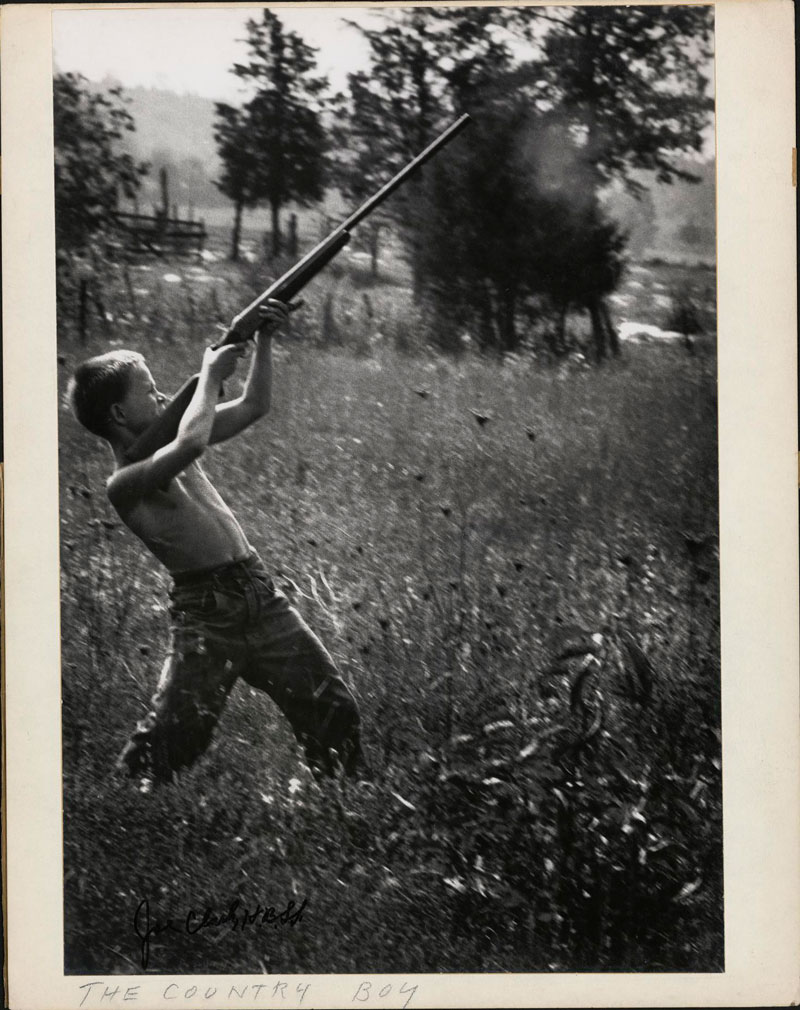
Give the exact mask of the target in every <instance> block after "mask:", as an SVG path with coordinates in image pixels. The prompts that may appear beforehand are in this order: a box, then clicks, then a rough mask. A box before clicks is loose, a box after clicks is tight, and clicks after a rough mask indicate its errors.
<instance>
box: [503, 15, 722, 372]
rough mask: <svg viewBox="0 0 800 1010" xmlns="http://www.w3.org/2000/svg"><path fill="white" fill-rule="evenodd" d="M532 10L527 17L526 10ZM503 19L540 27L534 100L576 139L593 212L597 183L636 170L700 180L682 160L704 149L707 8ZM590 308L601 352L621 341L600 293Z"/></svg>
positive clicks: (578, 179) (579, 180)
mask: <svg viewBox="0 0 800 1010" xmlns="http://www.w3.org/2000/svg"><path fill="white" fill-rule="evenodd" d="M531 15H533V17H531ZM506 16H507V18H508V19H509V23H510V24H512V25H516V26H517V27H518V28H520V27H521V28H522V30H524V31H526V32H528V33H529V32H530V29H531V26H532V25H537V24H538V25H539V26H541V25H542V24H546V26H547V28H548V29H549V30H548V31H547V33H546V35H545V37H544V42H543V59H542V62H541V72H542V88H541V90H540V93H539V103H540V107H544V108H547V109H550V110H553V111H556V112H557V113H558V115H559V116H560V117H561V119H562V122H563V124H564V128H565V130H567V131H568V132H569V134H570V135H571V136H572V137H573V138H575V139H576V140H577V141H578V143H579V153H578V157H577V158H575V159H573V160H572V161H571V163H570V169H571V173H572V175H573V179H574V198H575V199H576V200H582V201H583V202H584V203H585V204H586V205H587V207H588V209H589V212H590V213H593V214H596V213H597V205H598V197H599V192H600V190H601V188H602V187H603V186H604V185H605V184H606V183H608V182H610V181H611V180H613V179H621V180H622V181H623V182H624V183H625V184H626V185H627V186H628V187H629V188H630V189H631V190H632V191H634V192H636V191H637V190H638V189H640V184H639V183H637V181H636V179H635V177H634V175H633V173H634V171H636V170H637V169H640V170H641V169H645V170H650V171H653V172H654V173H655V176H656V179H657V181H658V182H666V183H669V182H673V181H674V180H676V179H683V180H687V181H697V177H696V176H694V175H693V174H692V173H691V172H689V171H687V170H686V168H685V165H683V164H681V158H682V157H684V156H686V155H690V154H692V153H696V152H699V151H700V150H701V149H702V144H703V138H702V131H703V129H704V127H705V126H706V125H707V122H708V117H709V113H710V112H711V110H712V109H713V104H714V103H713V99H712V98H711V97H710V96H709V94H708V79H707V77H706V75H705V74H704V72H703V67H704V63H705V61H706V60H707V59H708V58H709V57H710V55H711V53H710V50H709V43H710V39H711V35H712V30H713V11H712V9H711V8H709V7H699V6H694V7H692V6H671V7H660V6H656V7H596V6H589V7H572V8H563V9H554V8H547V9H543V10H541V11H537V12H535V13H534V12H533V11H525V17H524V18H523V17H522V16H521V15H520V13H519V12H518V11H514V10H513V9H510V8H509V9H508V12H507V14H506ZM588 308H589V311H590V315H591V319H592V330H593V336H594V341H595V348H596V353H597V356H598V358H602V357H603V356H604V355H605V354H606V353H607V351H608V350H611V351H616V350H617V347H618V344H617V339H616V334H615V332H614V328H613V326H612V325H611V322H610V318H609V313H608V310H607V308H606V306H605V302H604V300H603V299H602V297H599V298H595V299H591V300H589V302H588Z"/></svg>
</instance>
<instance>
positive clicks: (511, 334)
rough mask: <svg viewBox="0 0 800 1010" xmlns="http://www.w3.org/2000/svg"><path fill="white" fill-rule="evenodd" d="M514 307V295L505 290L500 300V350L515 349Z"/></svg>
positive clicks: (515, 304) (515, 300)
mask: <svg viewBox="0 0 800 1010" xmlns="http://www.w3.org/2000/svg"><path fill="white" fill-rule="evenodd" d="M516 307H517V299H516V296H515V295H514V293H513V292H510V291H506V292H505V293H504V294H503V297H502V299H501V302H500V341H501V345H500V349H501V350H502V351H515V350H516V349H517V325H516V315H517V313H516Z"/></svg>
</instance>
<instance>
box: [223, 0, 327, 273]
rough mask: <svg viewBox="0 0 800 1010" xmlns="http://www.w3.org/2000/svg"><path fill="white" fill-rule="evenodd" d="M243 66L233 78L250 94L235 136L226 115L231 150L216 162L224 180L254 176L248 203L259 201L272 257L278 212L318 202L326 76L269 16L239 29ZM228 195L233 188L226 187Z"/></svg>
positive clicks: (311, 56)
mask: <svg viewBox="0 0 800 1010" xmlns="http://www.w3.org/2000/svg"><path fill="white" fill-rule="evenodd" d="M246 42H247V45H248V48H249V61H248V62H247V63H237V64H235V65H234V67H233V72H234V73H235V74H236V75H237V76H238V77H240V78H241V79H242V80H243V81H245V82H247V83H248V84H251V85H253V86H254V88H255V93H254V94H253V96H252V98H251V99H250V100H249V101H248V102H247V104H246V106H245V111H244V112H243V113H240V122H246V124H247V129H246V131H244V133H245V134H246V135H243V134H242V133H240V132H239V131H238V130H237V129H236V125H235V123H234V119H233V118H232V117H231V114H230V113H224V114H223V118H224V117H225V116H227V117H228V118H227V120H225V126H224V129H223V132H225V131H226V130H227V128H228V127H230V130H231V132H230V133H229V134H228V136H229V137H230V139H231V140H232V141H233V140H235V139H238V141H239V143H235V142H232V143H229V144H227V143H226V144H223V145H222V146H221V147H220V155H221V156H222V158H223V161H224V162H225V173H226V175H228V176H230V178H231V179H236V178H242V177H246V178H247V179H248V180H249V179H250V172H251V169H252V172H253V173H254V178H253V186H252V189H250V187H249V185H248V192H249V195H250V198H251V199H253V200H257V201H259V202H260V201H262V200H263V201H266V202H267V203H268V204H269V207H270V211H271V219H272V254H273V255H275V256H277V255H279V254H280V251H281V245H282V241H281V221H280V214H281V210H282V208H283V207H284V206H285V205H286V204H287V203H288V202H289V201H292V200H294V201H297V202H298V203H301V204H307V203H309V202H311V201H313V200H319V199H320V198H321V197H322V195H323V188H324V187H323V184H324V177H325V169H326V151H327V136H326V132H325V129H324V126H323V122H322V111H323V108H324V106H325V99H324V93H325V91H326V90H327V87H328V81H327V78H326V77H322V76H315V75H314V70H315V69H316V59H315V55H314V54H315V52H316V50H315V49H313V48H312V47H311V46H308V45H306V43H305V42H304V41H303V40H302V39H301V38H300V36H299V35H297V34H296V33H295V32H292V31H287V30H286V29H285V28H284V26H283V23H282V22H281V20H280V18H278V16H277V15H276V14H273V13H272V12H271V11H270V10H266V9H265V10H264V11H263V12H262V19H261V21H260V22H258V21H255V20H249V21H248V22H247V39H246ZM233 188H234V189H236V188H237V187H236V186H234V187H233Z"/></svg>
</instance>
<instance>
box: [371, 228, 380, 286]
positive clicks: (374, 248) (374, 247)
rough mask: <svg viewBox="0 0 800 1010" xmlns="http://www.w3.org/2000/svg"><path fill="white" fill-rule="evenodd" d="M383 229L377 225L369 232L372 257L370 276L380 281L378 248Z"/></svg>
mask: <svg viewBox="0 0 800 1010" xmlns="http://www.w3.org/2000/svg"><path fill="white" fill-rule="evenodd" d="M380 234H381V229H380V226H379V225H376V226H375V227H374V228H372V229H371V230H370V232H369V256H370V274H371V276H372V279H373V280H377V279H378V248H379V241H378V240H379V239H380Z"/></svg>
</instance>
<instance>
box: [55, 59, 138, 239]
mask: <svg viewBox="0 0 800 1010" xmlns="http://www.w3.org/2000/svg"><path fill="white" fill-rule="evenodd" d="M135 128H136V127H135V123H134V121H133V117H132V116H131V115H130V113H129V112H128V111H127V109H126V108H125V98H124V95H123V92H122V89H121V88H119V87H114V88H111V89H110V90H109V91H108V92H107V93H105V94H101V93H97V92H93V91H91V90H90V89H89V87H88V81H87V80H86V78H85V77H83V76H82V75H80V74H72V73H65V74H56V75H55V77H54V78H53V139H54V145H55V212H56V242H57V244H58V246H59V247H60V248H62V249H72V248H80V247H83V246H85V245H86V243H87V242H88V241H89V239H90V238H91V237H92V236H93V235H95V234H96V233H98V232H100V231H102V230H104V229H106V228H107V227H108V226H109V225H110V224H111V222H112V218H113V214H114V211H115V210H116V209H117V204H118V201H119V198H120V197H121V196H124V197H126V198H128V199H133V197H134V196H135V195H136V193H137V191H138V189H139V184H140V180H141V177H142V176H143V175H145V174H146V173H147V165H145V164H144V163H137V162H136V161H135V160H134V159H133V158H132V157H131V156H130V155H129V154H128V153H126V152H125V151H124V149H123V140H124V138H125V135H126V133H130V132H132V131H133V130H135Z"/></svg>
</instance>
